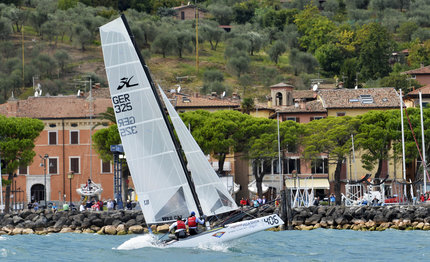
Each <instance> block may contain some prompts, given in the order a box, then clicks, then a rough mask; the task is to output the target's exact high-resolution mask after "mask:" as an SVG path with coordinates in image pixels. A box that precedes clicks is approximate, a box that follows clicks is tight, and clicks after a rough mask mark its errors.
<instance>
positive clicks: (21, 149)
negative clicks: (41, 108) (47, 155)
mask: <svg viewBox="0 0 430 262" xmlns="http://www.w3.org/2000/svg"><path fill="white" fill-rule="evenodd" d="M43 128H44V125H43V123H42V121H40V120H38V119H31V118H16V117H9V118H8V117H5V116H0V156H1V160H2V163H3V164H4V166H3V165H2V171H3V172H1V173H2V174H3V173H6V174H8V181H7V185H6V197H5V212H7V213H8V212H9V207H10V193H11V187H10V183H11V181H12V179H13V173H14V172H15V171H16V170H17V168H18V167H19V166H27V165H29V164H30V163H31V162H32V161H33V158H34V157H35V156H36V153H35V152H34V151H33V148H34V140H35V139H36V138H37V137H38V136H39V134H40V132H42V130H43Z"/></svg>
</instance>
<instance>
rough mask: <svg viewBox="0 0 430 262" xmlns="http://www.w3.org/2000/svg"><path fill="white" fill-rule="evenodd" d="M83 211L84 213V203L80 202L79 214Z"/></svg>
mask: <svg viewBox="0 0 430 262" xmlns="http://www.w3.org/2000/svg"><path fill="white" fill-rule="evenodd" d="M83 211H85V206H84V202H82V203H81V205H80V206H79V212H83Z"/></svg>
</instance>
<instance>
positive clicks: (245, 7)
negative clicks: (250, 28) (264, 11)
mask: <svg viewBox="0 0 430 262" xmlns="http://www.w3.org/2000/svg"><path fill="white" fill-rule="evenodd" d="M257 6H258V3H257V1H255V0H250V1H245V2H241V3H236V4H234V6H233V14H234V21H236V23H238V24H245V23H249V22H250V21H251V20H252V19H253V18H254V14H255V9H256V8H257Z"/></svg>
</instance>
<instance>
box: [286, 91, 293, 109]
mask: <svg viewBox="0 0 430 262" xmlns="http://www.w3.org/2000/svg"><path fill="white" fill-rule="evenodd" d="M286 103H287V106H290V105H292V104H293V99H292V98H291V93H290V92H288V93H287V101H286Z"/></svg>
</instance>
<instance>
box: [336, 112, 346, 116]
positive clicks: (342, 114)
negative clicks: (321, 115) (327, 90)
mask: <svg viewBox="0 0 430 262" xmlns="http://www.w3.org/2000/svg"><path fill="white" fill-rule="evenodd" d="M345 115H346V113H345V112H337V113H336V116H345Z"/></svg>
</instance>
